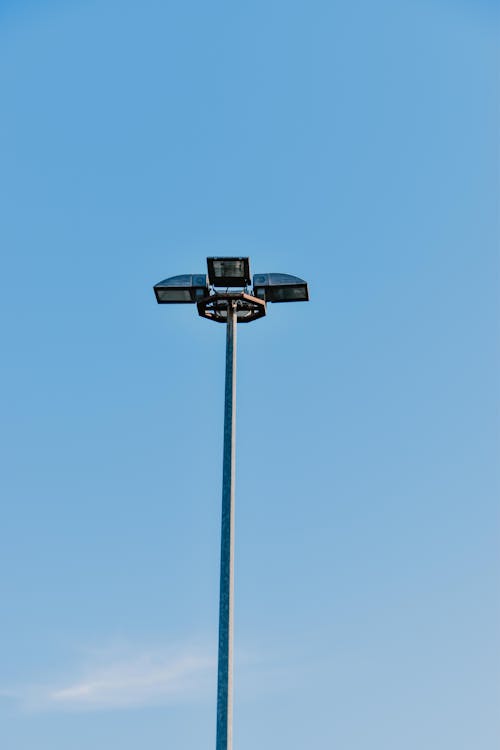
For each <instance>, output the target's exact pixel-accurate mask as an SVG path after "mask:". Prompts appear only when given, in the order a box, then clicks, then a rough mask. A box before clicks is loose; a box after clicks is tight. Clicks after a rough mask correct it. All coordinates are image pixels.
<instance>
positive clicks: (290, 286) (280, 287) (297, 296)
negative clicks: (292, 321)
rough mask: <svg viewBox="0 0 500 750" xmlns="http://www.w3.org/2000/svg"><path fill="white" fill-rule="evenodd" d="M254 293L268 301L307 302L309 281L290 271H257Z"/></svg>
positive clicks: (254, 280)
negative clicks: (293, 274)
mask: <svg viewBox="0 0 500 750" xmlns="http://www.w3.org/2000/svg"><path fill="white" fill-rule="evenodd" d="M253 293H254V295H255V296H256V297H260V298H261V299H264V300H265V301H266V302H307V301H308V300H309V290H308V288H307V282H306V281H304V279H299V277H298V276H291V275H290V274H289V273H256V274H255V275H254V277H253Z"/></svg>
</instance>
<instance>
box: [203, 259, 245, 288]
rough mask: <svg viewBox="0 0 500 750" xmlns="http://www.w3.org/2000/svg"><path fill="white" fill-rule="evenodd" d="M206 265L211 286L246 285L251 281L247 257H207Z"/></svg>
mask: <svg viewBox="0 0 500 750" xmlns="http://www.w3.org/2000/svg"><path fill="white" fill-rule="evenodd" d="M207 266H208V278H209V280H210V283H211V284H212V285H213V286H220V287H231V286H232V287H247V286H248V285H249V284H250V282H251V277H250V260H249V258H207Z"/></svg>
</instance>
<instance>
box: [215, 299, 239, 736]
mask: <svg viewBox="0 0 500 750" xmlns="http://www.w3.org/2000/svg"><path fill="white" fill-rule="evenodd" d="M237 325H238V324H237V317H236V302H233V301H228V309H227V332H226V387H225V398H224V456H223V468H222V527H221V554H220V599H219V661H218V664H219V668H218V680H217V741H216V750H232V747H233V593H234V480H235V457H236V451H235V426H236V329H237Z"/></svg>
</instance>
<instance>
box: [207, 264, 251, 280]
mask: <svg viewBox="0 0 500 750" xmlns="http://www.w3.org/2000/svg"><path fill="white" fill-rule="evenodd" d="M244 272H245V270H244V266H243V261H242V260H214V273H215V275H216V276H217V277H218V278H220V277H221V276H231V277H235V276H240V277H242V276H243V275H244Z"/></svg>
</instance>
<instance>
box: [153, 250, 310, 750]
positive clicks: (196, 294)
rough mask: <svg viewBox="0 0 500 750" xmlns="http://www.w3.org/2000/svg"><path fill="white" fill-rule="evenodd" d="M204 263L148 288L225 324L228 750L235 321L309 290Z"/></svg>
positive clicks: (222, 747)
mask: <svg viewBox="0 0 500 750" xmlns="http://www.w3.org/2000/svg"><path fill="white" fill-rule="evenodd" d="M207 267H208V283H207V276H206V275H205V274H198V275H188V274H185V275H182V276H172V277H170V278H168V279H164V280H163V281H160V282H159V283H158V284H156V285H155V286H154V287H153V288H154V293H155V296H156V300H157V302H158V303H159V304H175V303H180V304H183V303H196V305H197V309H198V314H199V315H200V316H201V317H203V318H207V319H208V320H213V321H214V322H216V323H225V324H226V381H225V394H224V449H223V460H222V524H221V561H220V597H219V654H218V677H217V739H216V750H232V747H233V740H232V730H233V599H234V488H235V455H236V450H235V449H236V446H235V437H234V436H235V429H234V428H235V423H236V324H237V323H250V322H251V321H253V320H256V319H257V318H262V317H264V315H265V314H266V303H267V302H301V301H304V302H306V301H307V300H308V299H309V292H308V288H307V283H306V282H305V281H304V280H303V279H299V278H298V277H297V276H290V275H289V274H286V273H266V274H256V275H255V276H254V279H253V289H251V288H249V287H250V282H251V276H250V262H249V258H241V257H230V258H218V257H212V258H207ZM220 288H223V289H224V291H220Z"/></svg>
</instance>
